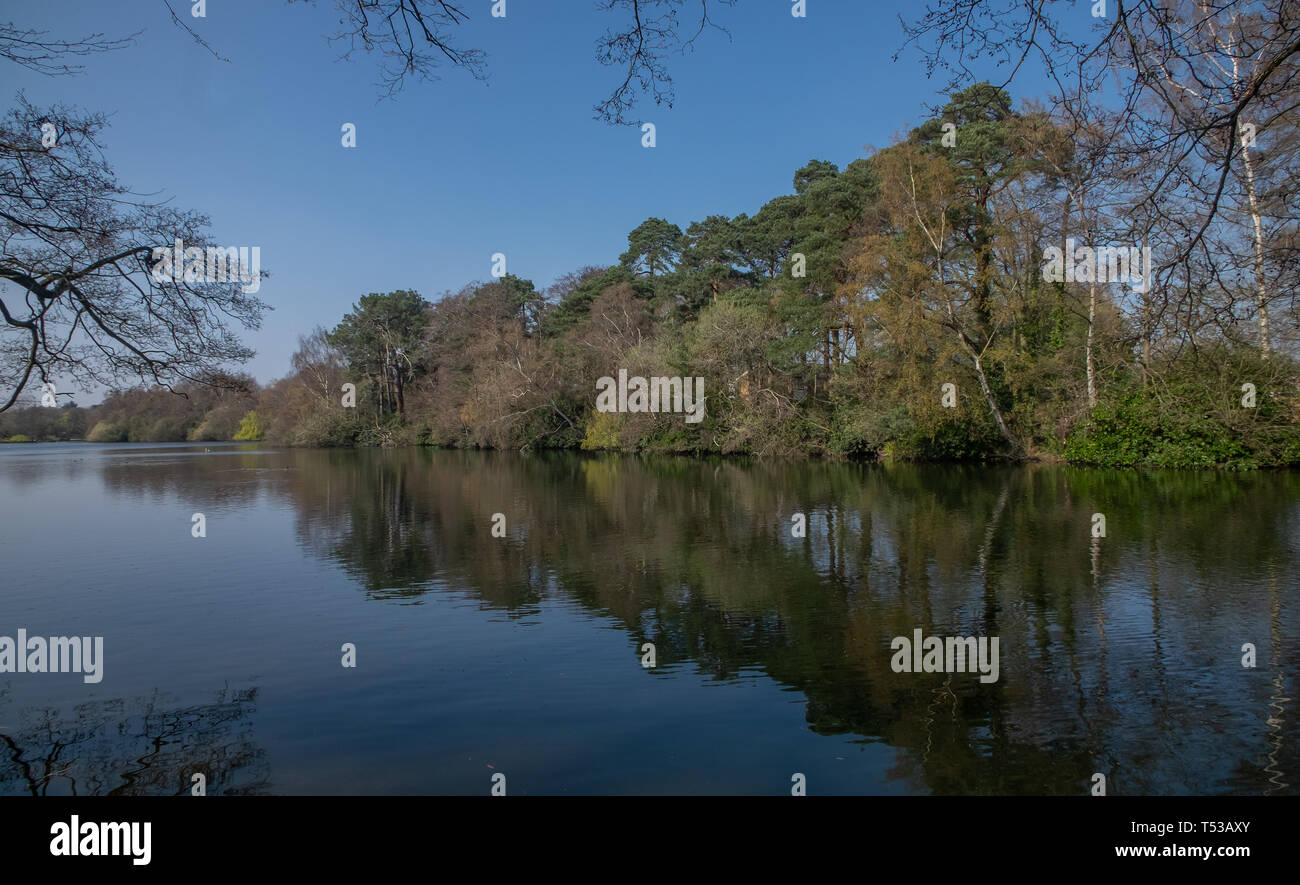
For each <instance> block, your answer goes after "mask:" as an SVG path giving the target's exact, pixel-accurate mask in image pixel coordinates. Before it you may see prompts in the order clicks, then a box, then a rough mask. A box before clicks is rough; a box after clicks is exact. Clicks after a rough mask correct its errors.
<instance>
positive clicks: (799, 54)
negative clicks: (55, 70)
mask: <svg viewBox="0 0 1300 885" xmlns="http://www.w3.org/2000/svg"><path fill="white" fill-rule="evenodd" d="M173 5H174V6H175V7H176V9H177V11H178V13H180V14H181V15H182V16H184V17H186V21H187V22H189V23H190V24H191V25H192V26H193V28H194V29H195V30H196V31H197V32H199V33H200V34H202V35H203V36H204V38H205V39H207V40H208V41H209V42H210V43H211V44H212V46H213V47H214V48H216V49H217V50H218V51H219V52H220V53H221V54H222V55H224V56H226V57H228V58H229V59H230V60H229V62H222V61H218V60H217V59H215V58H213V57H212V55H211V54H210V53H208V52H207V51H206V50H204V49H203V48H202V47H200V46H198V45H196V44H195V43H194V42H193V40H192V39H191V38H190V37H189V35H187V34H186V33H185V32H184V31H182V30H181V29H179V28H177V27H176V26H175V25H173V24H172V23H171V21H170V18H169V16H168V15H167V11H166V9H165V7H164V6H163V4H162V2H161V0H147V2H146V0H141V2H129V3H128V2H121V3H109V2H104V0H77V2H73V0H48V2H42V3H31V2H22V3H19V2H14V0H2V2H0V21H4V20H12V21H13V22H14V24H15V25H18V26H20V27H36V28H45V29H48V30H49V31H50V32H51V35H52V36H57V37H66V38H68V39H73V38H78V37H81V36H84V35H85V34H86V33H88V32H103V33H104V34H106V35H108V36H121V35H125V34H127V33H131V32H133V31H136V30H139V29H142V28H143V29H145V31H144V34H143V35H141V37H140V38H139V40H138V41H137V43H136V45H134V46H132V47H129V48H127V49H123V50H120V51H117V52H113V53H108V54H104V55H98V56H91V57H88V58H85V59H83V60H82V61H83V62H84V64H85V67H86V73H85V74H83V75H81V76H78V77H73V78H66V77H64V78H50V77H42V76H40V75H37V74H32V73H28V72H26V71H23V70H21V69H18V68H16V67H15V66H13V65H7V66H6V67H5V69H4V78H5V79H4V86H5V90H4V91H5V93H6V94H7V97H8V98H12V95H13V93H14V92H15V91H17V90H18V89H24V90H25V91H26V92H27V95H28V97H29V98H30V99H31V100H32V101H33V102H35V103H37V104H43V103H47V102H52V101H63V102H66V103H69V104H75V105H78V106H80V107H83V108H85V109H88V110H97V111H105V112H108V113H111V114H112V118H111V127H110V128H109V130H108V131H107V133H106V135H105V142H106V144H107V148H108V159H109V161H110V163H111V164H112V165H113V166H114V168H115V169H116V170H117V172H118V174H119V178H120V180H121V181H122V182H124V183H125V184H127V185H129V186H131V187H132V188H133V189H135V190H137V191H142V192H155V191H157V192H161V193H163V194H166V195H171V196H173V197H174V199H175V202H176V204H177V205H179V206H182V207H186V208H191V209H197V210H199V211H202V212H205V213H207V214H208V215H209V216H210V217H211V219H212V231H213V233H214V234H215V236H216V238H217V240H218V241H219V242H222V243H225V244H229V245H237V246H243V245H248V246H253V245H256V246H260V247H261V253H262V267H263V269H267V270H270V271H271V273H272V277H271V279H269V280H267V281H266V282H264V284H263V286H262V289H261V292H260V293H259V295H260V297H261V298H263V299H264V300H265V301H267V302H268V303H270V304H271V305H272V306H273V307H274V308H275V309H274V311H272V312H270V313H268V315H267V317H266V320H265V322H264V325H263V327H262V329H261V330H260V331H258V332H253V333H248V335H247V336H246V340H247V341H248V342H249V343H250V345H251V346H252V347H254V348H256V350H257V351H258V354H257V356H256V358H255V359H254V360H253V361H252V362H251V363H249V364H248V365H247V366H246V367H245V368H246V369H247V370H248V371H250V372H252V373H253V374H254V375H255V376H256V377H257V378H258V379H259V380H261V381H267V380H270V379H272V378H275V377H279V376H282V375H284V374H286V373H287V372H288V369H289V356H290V354H291V353H292V352H293V350H294V347H295V344H296V339H297V336H298V335H299V334H300V333H303V332H306V331H309V330H310V329H311V328H312V327H313V326H315V325H318V324H319V325H324V326H326V327H331V326H333V325H334V324H336V323H337V322H338V320H339V319H340V318H341V317H342V315H343V314H344V313H345V312H346V311H347V310H348V309H349V307H350V306H351V305H352V303H353V302H355V301H356V300H357V298H359V297H360V296H361V295H363V294H365V293H367V292H385V291H390V290H393V289H399V288H412V289H416V290H418V291H419V292H421V293H422V294H423V295H424V296H425V297H426V298H430V299H436V298H438V297H440V296H441V295H442V294H443V293H444V292H446V291H448V290H451V291H456V290H458V289H460V288H461V287H462V286H463V285H464V284H465V283H467V282H469V281H472V280H487V279H490V258H491V255H492V253H494V252H504V253H505V254H506V256H507V259H508V269H509V271H510V272H511V273H514V274H517V275H519V276H521V277H524V278H527V279H531V280H533V281H534V282H535V283H536V284H537V286H538V287H539V288H544V287H545V286H547V285H549V284H550V283H551V282H552V281H553V280H554V279H555V278H556V277H557V276H559V275H561V274H563V273H565V272H567V271H571V270H575V269H577V268H578V267H581V266H583V265H588V264H610V263H613V262H615V261H616V260H617V258H618V255H619V254H620V253H621V252H622V251H623V250H624V249H625V248H626V236H627V232H628V231H630V230H631V229H632V228H633V227H635V226H636V225H637V224H639V223H640V222H641V221H643V220H644V219H645V218H647V217H649V216H662V217H665V218H668V219H669V220H671V221H673V222H675V223H677V224H679V225H681V226H682V227H683V228H685V227H686V225H687V224H688V223H689V222H691V221H692V220H696V219H700V218H703V217H705V216H706V215H710V214H715V213H721V214H727V215H734V214H737V213H739V212H749V213H753V212H755V211H756V210H757V209H758V208H759V207H760V206H761V205H762V204H763V203H764V202H765V201H767V200H768V199H770V198H772V197H774V196H777V195H779V194H783V193H789V192H790V191H791V176H792V174H793V173H794V171H795V169H797V168H798V167H800V166H801V165H803V164H804V163H806V162H807V161H808V160H810V159H812V158H819V159H825V160H830V161H832V162H835V163H837V164H838V165H840V166H841V168H842V167H843V166H844V165H846V164H847V163H849V162H851V161H853V160H855V159H857V158H859V157H861V156H863V155H864V154H865V152H866V149H867V147H868V146H874V147H884V146H886V145H887V144H889V143H890V141H891V140H892V138H893V137H894V136H895V135H896V134H898V133H901V132H903V131H905V130H906V129H907V128H909V127H910V126H912V125H915V124H916V123H918V122H920V121H921V120H922V119H923V118H924V107H925V105H926V104H928V103H933V102H936V101H941V95H940V90H941V89H942V88H943V86H944V81H943V80H942V78H940V77H938V76H936V78H935V79H934V80H927V79H926V78H925V75H924V67H923V64H922V60H921V58H920V57H919V55H918V53H917V52H916V51H915V50H909V51H908V52H906V53H904V55H903V56H902V57H901V58H900V60H899V61H898V62H894V61H892V60H891V57H892V55H893V54H894V52H895V51H896V50H897V49H898V48H899V46H901V44H902V42H903V35H902V31H901V28H900V26H899V22H898V15H899V11H900V10H902V11H903V12H904V14H905V15H907V16H908V17H909V18H910V17H913V16H915V15H917V14H919V13H920V12H921V11H922V9H921V4H920V3H916V2H876V0H808V3H807V7H808V16H807V18H804V19H795V18H792V17H791V15H790V11H789V10H790V6H791V4H790V2H788V0H741V2H740V3H739V4H738V5H737V6H735V7H732V8H726V7H723V8H720V9H719V10H718V11H717V13H716V19H717V20H718V21H719V22H720V23H722V24H725V25H726V26H727V27H728V28H729V29H730V31H731V40H730V41H729V40H728V39H727V37H726V35H724V34H720V33H717V32H709V33H706V34H705V35H703V36H702V37H701V39H700V41H699V43H698V49H697V51H696V52H694V53H693V54H689V55H686V56H681V57H675V58H673V59H671V60H670V71H671V73H672V76H673V79H674V81H675V84H676V88H677V104H676V106H675V107H674V108H673V109H672V110H669V109H668V108H667V107H659V108H656V107H654V106H653V105H649V106H645V107H641V108H639V109H638V110H637V112H636V113H637V114H638V115H639V116H640V117H641V118H642V119H645V120H648V121H651V122H654V123H655V124H656V126H657V129H658V133H657V134H658V146H657V147H655V148H654V149H646V148H643V147H642V146H641V133H640V131H639V130H637V129H635V128H632V127H613V126H609V125H606V124H603V123H599V122H597V121H595V120H593V119H592V105H593V104H595V103H596V102H597V101H598V100H600V99H602V98H604V97H605V95H606V94H607V93H608V92H609V91H610V89H612V87H613V85H614V84H615V82H616V77H617V73H616V71H615V70H614V69H612V68H604V67H602V66H600V65H599V64H597V63H596V61H595V59H594V41H595V39H596V38H597V37H598V36H599V35H600V34H601V33H602V32H603V31H604V30H605V28H607V27H609V26H610V25H612V24H614V23H615V22H616V21H617V20H616V19H615V18H613V15H614V14H613V13H601V12H598V11H597V10H596V8H595V4H594V2H591V0H508V15H507V17H506V18H505V19H493V18H492V17H491V16H490V14H489V10H490V7H491V0H463V2H462V3H461V5H462V6H463V7H464V8H465V10H466V11H468V12H469V13H470V15H471V19H470V22H469V23H468V25H465V26H462V29H461V30H462V35H461V40H462V42H463V43H465V44H467V45H470V46H477V47H480V48H482V49H483V50H485V51H486V52H487V54H488V59H487V64H488V73H489V78H488V80H487V82H486V83H484V82H479V81H476V80H474V79H472V78H471V77H470V76H469V75H468V74H466V73H465V72H463V71H459V70H455V69H451V68H444V69H443V76H442V79H441V80H440V81H439V82H437V83H433V84H426V83H420V82H411V83H410V84H409V85H408V86H407V88H406V90H405V91H404V92H403V93H402V94H401V95H400V96H399V97H398V98H397V99H396V100H388V101H382V102H381V101H379V100H378V90H377V88H376V86H375V83H376V81H377V80H378V67H377V63H376V60H375V59H373V58H368V57H366V56H365V55H364V54H359V55H358V56H357V57H356V59H355V60H353V61H338V60H337V58H338V56H339V55H340V54H341V52H342V47H341V46H339V45H337V44H331V43H329V42H328V41H327V40H326V39H325V35H326V34H328V33H332V32H333V31H334V29H335V27H336V23H337V20H338V13H337V12H336V11H335V10H334V8H333V3H332V0H318V2H317V3H316V4H315V5H314V6H313V5H310V4H301V3H295V4H292V5H289V4H285V3H283V2H280V0H208V2H207V17H206V18H205V19H194V18H190V17H189V11H190V5H191V4H190V2H189V0H174V4H173ZM690 11H691V4H687V6H686V7H685V8H684V9H683V17H684V18H685V17H686V16H688V15H689V14H690ZM1013 94H1014V95H1015V97H1016V98H1017V99H1020V98H1023V97H1025V96H1024V95H1023V94H1021V93H1019V92H1015V93H1013ZM345 122H351V123H355V124H356V126H357V130H358V136H357V141H358V146H357V147H356V148H355V149H345V148H343V147H342V146H341V144H340V136H341V133H340V127H341V126H342V124H343V123H345ZM81 399H82V402H83V404H86V403H87V402H91V401H96V400H97V399H98V396H87V397H82V398H81Z"/></svg>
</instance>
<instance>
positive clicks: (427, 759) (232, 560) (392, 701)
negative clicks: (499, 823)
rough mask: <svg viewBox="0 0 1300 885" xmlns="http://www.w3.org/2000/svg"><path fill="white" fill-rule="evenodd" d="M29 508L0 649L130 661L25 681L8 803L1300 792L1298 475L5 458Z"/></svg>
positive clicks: (355, 458) (554, 461)
mask: <svg viewBox="0 0 1300 885" xmlns="http://www.w3.org/2000/svg"><path fill="white" fill-rule="evenodd" d="M205 448H210V449H211V450H210V451H205ZM0 512H2V513H3V517H0V519H2V522H0V635H3V636H10V637H14V636H16V634H17V630H18V628H19V627H25V628H26V629H27V631H28V633H29V635H42V636H73V635H76V636H82V635H88V636H103V637H104V657H105V662H104V671H103V681H102V682H100V683H98V684H86V683H85V682H84V681H83V679H82V676H81V675H80V674H67V673H59V674H50V673H45V674H34V673H24V674H8V673H7V674H3V675H0V793H3V794H24V793H32V792H37V793H46V794H49V795H56V794H69V793H76V794H79V795H88V794H104V793H127V794H177V793H182V792H188V790H189V785H190V775H191V774H193V773H194V772H202V773H204V774H205V776H206V777H207V783H208V792H209V794H210V795H211V794H219V793H226V794H233V793H345V794H354V793H456V794H461V793H463V794H475V795H486V794H487V793H488V792H489V791H490V789H491V787H492V781H491V779H492V777H493V775H494V774H496V773H504V774H505V775H506V776H507V789H508V792H509V793H510V794H511V795H525V794H561V793H569V794H591V793H598V794H607V793H632V794H654V793H727V794H731V793H744V794H751V793H752V794H787V795H788V794H789V792H790V788H791V777H792V775H793V774H794V773H795V772H799V773H802V774H804V775H806V777H807V785H808V793H809V794H810V795H825V794H832V793H837V794H845V793H849V794H915V793H945V794H953V793H980V794H985V793H1017V794H1073V795H1080V796H1082V795H1086V794H1087V793H1088V791H1089V788H1090V786H1091V778H1092V774H1093V773H1094V772H1101V773H1104V774H1105V775H1106V776H1107V778H1108V784H1107V786H1108V792H1109V793H1110V794H1112V795H1116V794H1134V793H1139V794H1202V793H1206V794H1248V795H1249V794H1263V793H1272V794H1292V795H1294V794H1296V793H1297V792H1300V788H1298V787H1297V782H1298V781H1300V752H1297V741H1296V738H1297V734H1300V729H1297V726H1296V715H1297V711H1296V701H1295V700H1293V699H1294V698H1295V697H1296V695H1297V685H1296V683H1297V679H1296V676H1297V659H1298V657H1300V647H1298V646H1297V642H1296V636H1297V627H1298V626H1300V615H1298V614H1297V611H1298V608H1300V606H1298V604H1300V592H1298V590H1297V581H1296V575H1297V568H1296V565H1297V560H1298V559H1300V533H1298V532H1297V527H1298V526H1300V475H1297V474H1294V473H1268V474H1249V475H1230V474H1219V473H1190V472H1188V473H1182V472H1179V473H1173V472H1170V473H1149V474H1144V473H1137V472H1120V471H1099V470H1082V469H1075V468H1062V467H1021V468H1001V467H999V468H993V467H978V468H957V467H934V466H924V467H922V466H888V467H882V466H875V465H853V464H849V465H845V464H816V463H814V464H803V463H792V464H771V463H763V462H743V461H732V460H704V461H697V460H689V459H660V460H642V459H635V458H619V457H580V456H576V455H549V454H548V455H532V456H529V455H519V454H504V453H466V452H431V451H398V452H374V451H362V452H354V451H302V450H284V451H279V450H272V449H264V448H259V447H257V446H252V445H243V446H216V445H214V446H210V447H204V446H185V445H133V446H95V445H90V444H60V445H40V446H18V445H9V446H0ZM196 512H201V513H203V514H204V516H205V518H206V531H207V536H206V537H205V538H194V537H192V536H191V525H192V524H191V516H192V514H194V513H196ZM796 512H803V513H805V514H807V534H806V537H802V538H799V537H792V532H791V526H792V523H791V517H792V515H793V514H795V513H796ZM497 513H500V514H503V515H504V516H505V535H506V536H505V537H504V538H501V537H493V534H492V525H493V515H494V514H497ZM1094 513H1101V514H1104V516H1105V518H1106V537H1105V538H1102V539H1093V538H1092V537H1091V529H1092V522H1091V519H1092V514H1094ZM918 627H919V628H921V629H922V630H923V631H924V634H925V635H927V636H929V635H939V636H950V635H963V636H968V635H980V636H996V637H999V638H1000V662H999V670H1000V672H999V679H998V681H997V682H995V683H991V684H982V683H981V682H980V681H979V678H978V674H974V673H955V674H944V673H896V672H894V671H893V669H892V668H891V658H892V657H893V653H892V652H891V649H890V641H891V639H892V638H893V637H895V636H907V637H911V636H912V635H913V631H914V630H915V629H916V628H918ZM646 642H650V643H653V644H654V646H655V658H656V661H655V663H656V666H655V667H653V668H647V667H643V666H642V658H643V655H642V651H641V646H642V644H643V643H646ZM344 643H354V644H355V646H356V667H355V668H345V667H343V666H342V657H343V655H342V652H341V646H342V645H343V644H344ZM1244 643H1253V644H1254V645H1255V647H1256V649H1257V652H1256V654H1257V666H1256V667H1255V668H1253V669H1249V668H1245V667H1243V666H1242V650H1241V649H1242V645H1243V644H1244Z"/></svg>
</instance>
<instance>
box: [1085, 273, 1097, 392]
mask: <svg viewBox="0 0 1300 885" xmlns="http://www.w3.org/2000/svg"><path fill="white" fill-rule="evenodd" d="M1096 322H1097V281H1096V275H1095V274H1094V275H1093V281H1092V283H1091V284H1089V286H1088V342H1087V344H1085V345H1084V362H1085V363H1086V364H1087V367H1088V408H1090V409H1093V408H1096V406H1097V370H1096V368H1095V367H1094V365H1093V361H1092V338H1093V329H1094V328H1095V327H1096Z"/></svg>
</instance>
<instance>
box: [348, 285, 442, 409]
mask: <svg viewBox="0 0 1300 885" xmlns="http://www.w3.org/2000/svg"><path fill="white" fill-rule="evenodd" d="M428 310H429V303H428V302H427V301H425V300H424V299H423V298H421V297H420V294H419V293H418V292H414V291H412V290H409V289H399V290H397V291H396V292H388V293H385V294H382V295H381V294H376V293H373V292H372V293H371V294H369V295H363V296H362V297H361V299H360V300H359V301H358V302H357V303H356V304H355V305H353V307H352V311H351V312H350V313H348V314H347V315H346V316H345V317H344V318H343V321H342V322H341V323H339V325H338V326H337V327H336V328H335V329H334V331H333V332H331V333H330V335H329V343H330V344H331V345H332V346H334V347H337V348H338V349H339V350H340V351H341V352H342V353H343V355H344V357H345V358H346V359H347V361H348V365H349V367H350V368H351V369H352V371H353V372H356V373H358V374H360V375H361V376H363V377H364V378H366V379H367V380H369V381H370V382H371V384H372V385H373V388H374V391H375V396H376V403H377V406H378V409H379V412H380V414H383V413H385V412H396V413H397V414H402V413H403V412H405V411H406V398H405V390H406V384H407V382H409V381H410V380H411V379H412V378H413V377H414V376H415V374H416V372H417V368H418V366H417V363H416V362H415V360H414V357H415V356H416V354H417V353H418V347H419V344H420V340H421V337H422V333H423V331H424V325H425V322H426V321H427V319H428Z"/></svg>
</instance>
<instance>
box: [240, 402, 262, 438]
mask: <svg viewBox="0 0 1300 885" xmlns="http://www.w3.org/2000/svg"><path fill="white" fill-rule="evenodd" d="M262 437H263V430H262V416H261V415H259V414H257V411H256V410H254V411H251V412H249V413H248V414H247V415H245V416H244V417H243V420H241V421H240V422H239V430H238V431H237V432H236V433H235V439H236V440H238V441H240V442H246V441H256V440H260V439H262Z"/></svg>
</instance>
